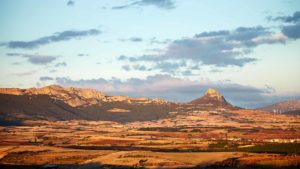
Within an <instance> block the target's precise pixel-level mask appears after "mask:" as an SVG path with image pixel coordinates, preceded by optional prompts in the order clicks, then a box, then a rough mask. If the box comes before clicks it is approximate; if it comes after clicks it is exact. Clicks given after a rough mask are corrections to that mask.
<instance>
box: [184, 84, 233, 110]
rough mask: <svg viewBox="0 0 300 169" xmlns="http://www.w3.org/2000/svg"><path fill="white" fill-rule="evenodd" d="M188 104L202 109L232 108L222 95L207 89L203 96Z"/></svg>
mask: <svg viewBox="0 0 300 169" xmlns="http://www.w3.org/2000/svg"><path fill="white" fill-rule="evenodd" d="M188 104H190V105H197V106H202V107H214V108H218V107H219V108H234V106H232V105H231V104H230V103H228V102H227V101H226V99H225V98H224V97H223V95H222V94H220V93H219V92H218V91H217V90H215V89H212V88H209V89H208V90H207V91H206V93H205V94H204V96H202V97H200V98H198V99H195V100H192V101H191V102H189V103H188Z"/></svg>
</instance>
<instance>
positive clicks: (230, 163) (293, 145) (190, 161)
mask: <svg viewBox="0 0 300 169" xmlns="http://www.w3.org/2000/svg"><path fill="white" fill-rule="evenodd" d="M185 111H186V110H185ZM259 113H260V118H258V114H259ZM245 117H246V118H247V119H245ZM299 129H300V120H299V117H298V116H286V115H274V114H268V113H262V112H259V111H255V110H231V111H228V110H226V111H224V110H218V111H200V112H195V111H191V112H185V113H183V112H172V113H171V114H170V115H169V117H168V118H165V119H160V120H156V121H143V122H128V123H117V122H110V121H80V120H74V121H52V122H51V121H26V125H25V126H9V127H7V126H6V127H4V126H3V127H0V145H1V149H0V164H1V166H2V167H4V168H26V167H28V168H33V167H35V168H43V167H46V168H47V167H50V168H51V167H52V168H53V167H54V168H97V167H104V168H132V167H135V168H255V167H257V168H262V167H265V168H278V167H279V168H293V167H295V168H296V167H299V165H300V132H299ZM50 164H51V165H50ZM47 165H48V166H47ZM49 165H50V166H49Z"/></svg>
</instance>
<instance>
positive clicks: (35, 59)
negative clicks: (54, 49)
mask: <svg viewBox="0 0 300 169" xmlns="http://www.w3.org/2000/svg"><path fill="white" fill-rule="evenodd" d="M6 55H7V56H18V57H23V58H27V60H28V62H30V63H32V64H36V65H46V64H49V63H52V62H53V61H54V60H56V59H57V58H58V56H50V55H40V54H24V53H7V54H6Z"/></svg>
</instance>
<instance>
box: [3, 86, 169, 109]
mask: <svg viewBox="0 0 300 169" xmlns="http://www.w3.org/2000/svg"><path fill="white" fill-rule="evenodd" d="M0 94H9V95H49V96H50V97H51V98H54V99H57V100H61V101H64V102H65V103H67V104H68V105H70V106H72V107H78V106H90V105H96V104H98V105H101V104H102V103H112V102H126V103H129V104H131V103H132V104H168V101H165V100H163V99H148V98H131V97H127V96H108V95H106V94H104V93H102V92H99V91H97V90H94V89H80V88H74V87H69V88H63V87H61V86H58V85H50V86H46V87H42V88H29V89H18V88H0Z"/></svg>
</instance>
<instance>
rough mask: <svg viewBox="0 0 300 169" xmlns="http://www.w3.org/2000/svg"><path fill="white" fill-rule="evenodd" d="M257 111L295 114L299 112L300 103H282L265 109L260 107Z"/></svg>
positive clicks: (296, 101) (295, 101)
mask: <svg viewBox="0 0 300 169" xmlns="http://www.w3.org/2000/svg"><path fill="white" fill-rule="evenodd" d="M258 109H259V110H263V111H268V112H272V113H279V114H295V113H296V112H297V111H298V112H299V111H300V101H299V100H288V101H284V102H278V103H275V104H272V105H269V106H266V107H261V108H258ZM293 112H294V113H293Z"/></svg>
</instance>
